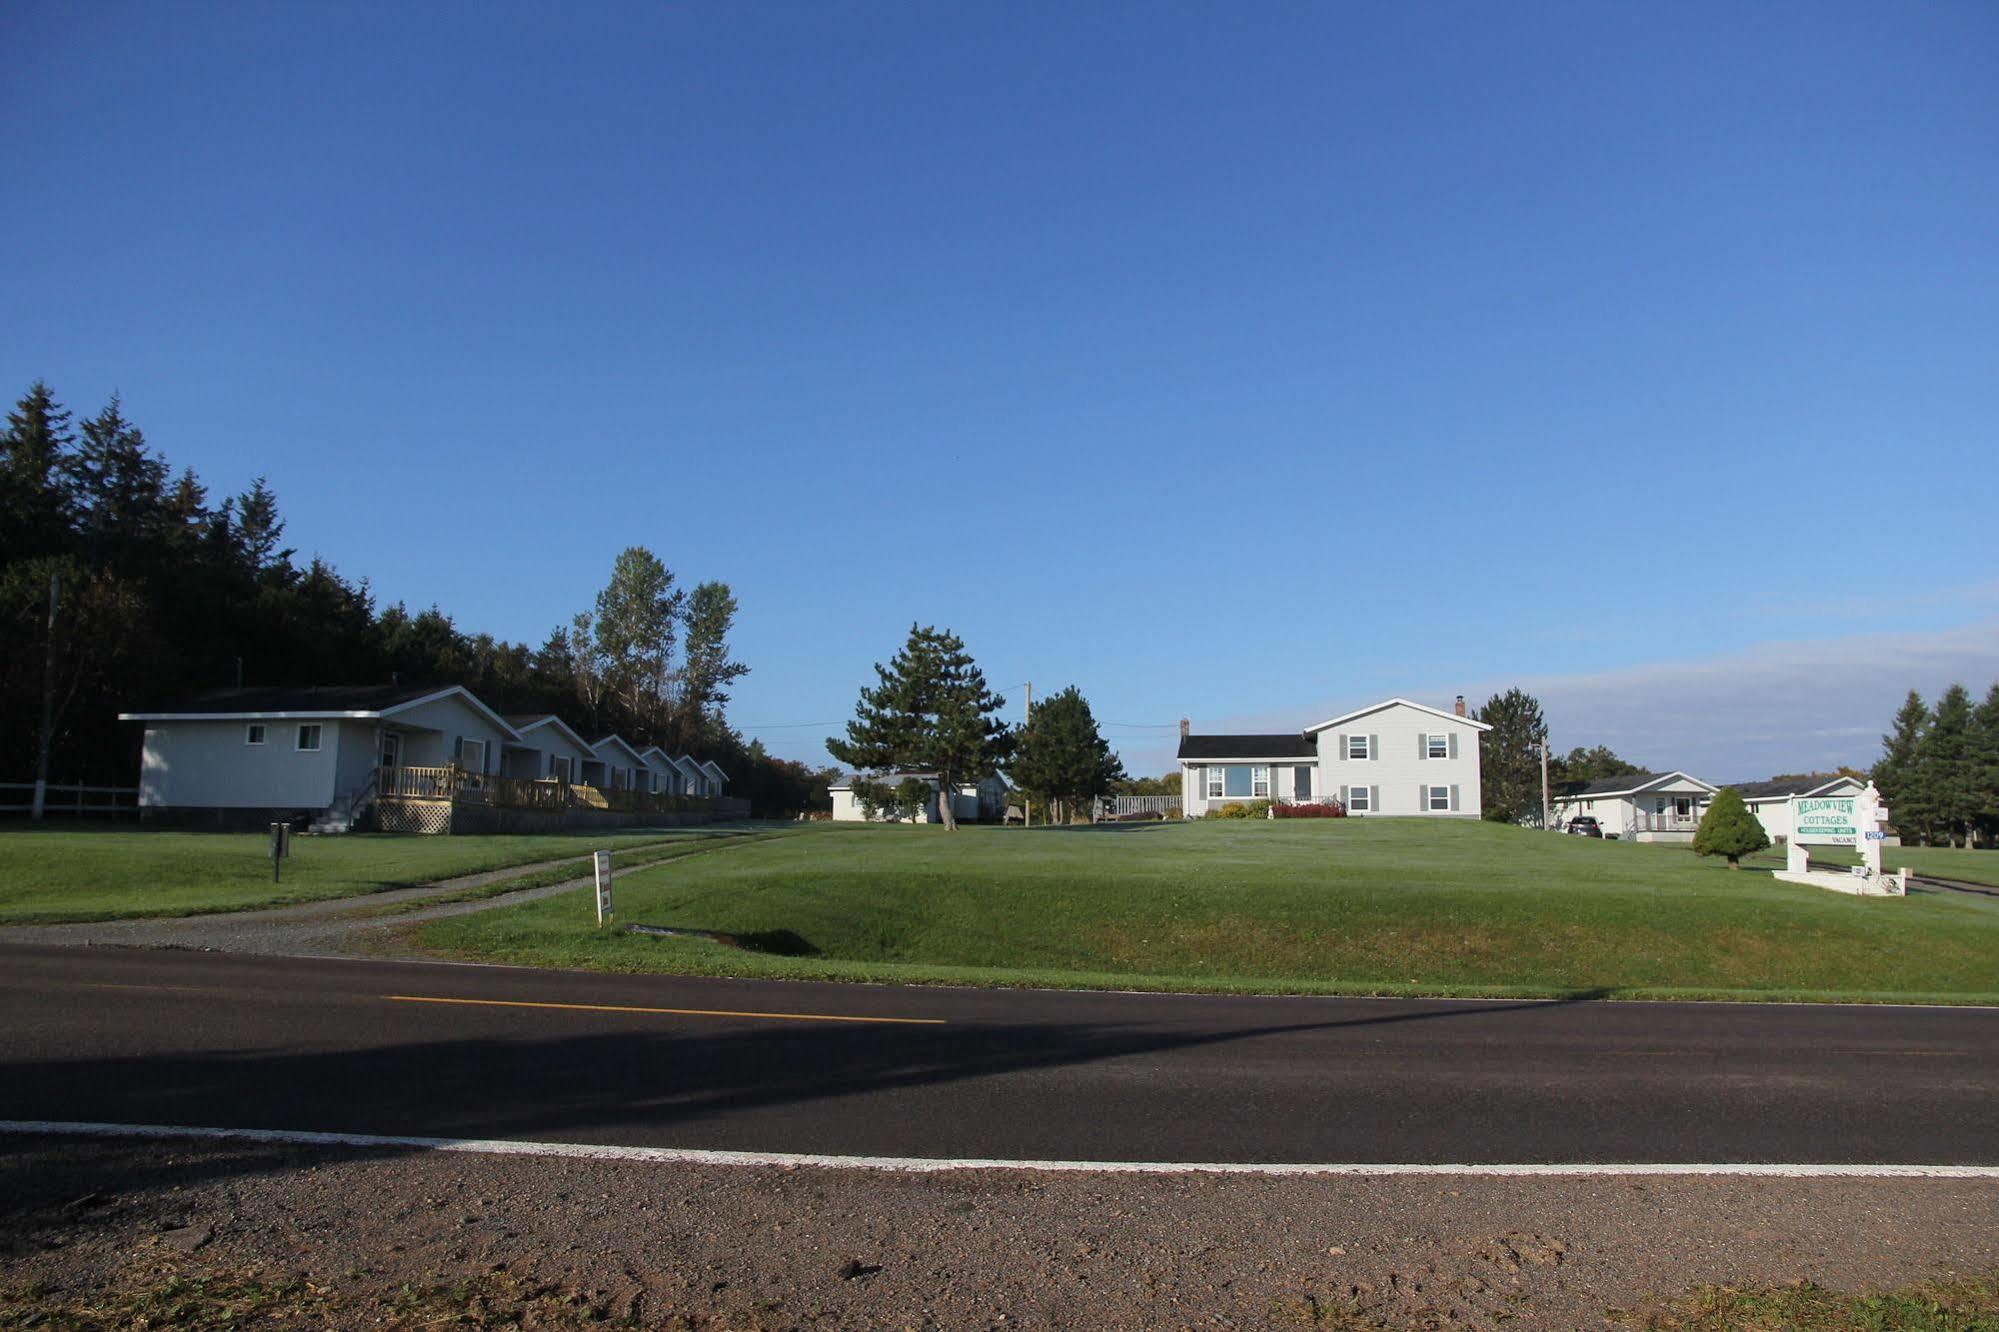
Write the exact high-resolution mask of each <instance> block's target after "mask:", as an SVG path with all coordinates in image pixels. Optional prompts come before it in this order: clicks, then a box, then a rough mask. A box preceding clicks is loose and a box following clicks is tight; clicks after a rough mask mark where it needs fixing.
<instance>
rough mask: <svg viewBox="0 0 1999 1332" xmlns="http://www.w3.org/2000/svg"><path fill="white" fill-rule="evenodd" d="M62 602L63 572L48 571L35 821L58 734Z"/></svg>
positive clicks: (46, 788)
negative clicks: (58, 614) (58, 644)
mask: <svg viewBox="0 0 1999 1332" xmlns="http://www.w3.org/2000/svg"><path fill="white" fill-rule="evenodd" d="M61 604H62V575H61V574H54V573H52V574H50V575H49V636H48V641H47V642H46V643H45V644H44V645H43V647H42V732H41V735H40V737H39V740H40V743H39V744H38V745H37V746H36V754H35V798H34V800H33V802H32V809H31V812H30V813H29V815H28V817H29V818H30V819H32V820H33V821H34V822H36V823H40V822H41V821H42V814H43V813H44V811H45V810H46V809H47V806H48V796H49V751H50V750H51V749H53V748H54V747H55V738H56V608H57V607H58V606H59V605H61Z"/></svg>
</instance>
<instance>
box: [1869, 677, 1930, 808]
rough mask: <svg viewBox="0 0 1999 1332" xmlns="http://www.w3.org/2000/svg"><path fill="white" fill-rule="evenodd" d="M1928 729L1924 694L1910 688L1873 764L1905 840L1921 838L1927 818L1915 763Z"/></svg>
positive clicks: (1875, 778) (1879, 785) (1876, 777)
mask: <svg viewBox="0 0 1999 1332" xmlns="http://www.w3.org/2000/svg"><path fill="white" fill-rule="evenodd" d="M1929 728H1930V710H1929V707H1928V705H1926V704H1925V703H1924V702H1923V696H1922V695H1921V694H1918V693H1917V692H1916V691H1915V690H1913V689H1911V690H1910V691H1909V696H1908V698H1906V699H1904V700H1903V701H1902V708H1901V711H1899V712H1897V713H1896V714H1895V723H1894V729H1893V730H1892V731H1890V732H1889V733H1888V734H1887V735H1884V736H1882V737H1881V757H1880V759H1879V760H1878V761H1877V762H1876V763H1875V764H1874V773H1873V776H1874V785H1875V786H1876V787H1877V788H1879V789H1880V791H1881V794H1882V795H1883V796H1884V797H1885V798H1886V799H1887V801H1888V808H1889V810H1890V811H1891V812H1892V814H1893V815H1894V819H1895V826H1896V828H1897V829H1898V830H1899V831H1900V832H1901V834H1902V837H1903V838H1904V840H1906V841H1908V842H1910V843H1915V842H1919V841H1921V840H1922V830H1923V829H1924V828H1925V827H1926V826H1927V824H1928V821H1929V816H1928V812H1927V811H1926V810H1925V809H1924V807H1923V797H1922V793H1921V792H1919V791H1918V790H1916V781H1915V775H1916V762H1917V755H1918V754H1919V753H1920V751H1921V749H1922V744H1923V736H1924V734H1925V733H1926V732H1927V731H1928V730H1929Z"/></svg>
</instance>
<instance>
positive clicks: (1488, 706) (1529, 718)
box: [1475, 688, 1553, 823]
mask: <svg viewBox="0 0 1999 1332" xmlns="http://www.w3.org/2000/svg"><path fill="white" fill-rule="evenodd" d="M1475 715H1476V717H1477V719H1478V720H1479V721H1482V722H1484V723H1485V724H1486V725H1488V726H1490V727H1492V730H1490V731H1488V732H1487V733H1486V734H1485V737H1484V739H1483V740H1482V741H1480V745H1479V748H1480V754H1479V762H1480V764H1481V765H1482V766H1481V779H1482V782H1483V787H1484V808H1483V810H1482V811H1481V812H1482V813H1483V814H1484V816H1485V817H1486V818H1488V819H1491V820H1493V821H1494V822H1497V823H1520V822H1523V821H1526V820H1528V819H1538V818H1539V817H1540V815H1541V759H1540V754H1539V752H1538V750H1537V748H1536V747H1537V746H1539V745H1544V744H1546V743H1547V742H1548V723H1547V721H1546V720H1545V719H1543V717H1542V716H1541V704H1540V701H1539V700H1538V699H1536V698H1535V697H1534V696H1533V695H1532V694H1529V693H1527V692H1526V691H1525V690H1522V689H1518V688H1514V689H1509V690H1507V691H1506V692H1505V693H1503V694H1496V695H1494V696H1493V697H1492V698H1489V699H1487V700H1486V703H1485V706H1484V707H1482V708H1480V709H1479V710H1478V712H1477V713H1476V714H1475ZM1552 779H1553V774H1552V773H1550V780H1551V781H1552Z"/></svg>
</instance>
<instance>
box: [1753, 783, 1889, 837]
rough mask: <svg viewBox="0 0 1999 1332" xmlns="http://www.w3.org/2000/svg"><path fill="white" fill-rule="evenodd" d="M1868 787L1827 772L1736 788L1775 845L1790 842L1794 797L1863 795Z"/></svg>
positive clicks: (1865, 784)
mask: <svg viewBox="0 0 1999 1332" xmlns="http://www.w3.org/2000/svg"><path fill="white" fill-rule="evenodd" d="M1866 788H1867V783H1866V782H1864V781H1859V780H1856V779H1855V778H1852V777H1838V776H1834V777H1827V776H1826V775H1825V774H1823V773H1818V774H1814V775H1812V776H1808V777H1786V778H1783V779H1780V780H1777V781H1769V782H1737V783H1736V784H1735V789H1736V790H1737V791H1738V792H1740V793H1741V795H1742V803H1743V804H1745V805H1747V806H1749V812H1750V813H1751V814H1754V815H1755V816H1756V821H1757V822H1758V823H1760V824H1762V825H1763V831H1764V833H1765V834H1766V835H1768V837H1769V838H1770V840H1771V841H1773V842H1784V841H1789V840H1790V837H1791V797H1792V796H1849V795H1859V794H1860V793H1861V792H1862V791H1863V790H1865V789H1866Z"/></svg>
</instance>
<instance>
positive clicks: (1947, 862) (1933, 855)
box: [1755, 846, 1999, 887]
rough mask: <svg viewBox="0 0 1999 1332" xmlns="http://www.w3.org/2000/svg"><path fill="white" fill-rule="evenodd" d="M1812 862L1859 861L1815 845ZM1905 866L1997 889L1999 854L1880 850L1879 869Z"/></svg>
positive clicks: (1770, 858) (1767, 856) (1774, 857)
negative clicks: (1988, 885) (1984, 884)
mask: <svg viewBox="0 0 1999 1332" xmlns="http://www.w3.org/2000/svg"><path fill="white" fill-rule="evenodd" d="M1809 849H1810V851H1811V853H1812V859H1813V861H1815V862H1818V863H1821V864H1826V865H1858V864H1859V863H1860V858H1859V857H1858V856H1857V855H1855V854H1854V853H1853V852H1852V851H1849V850H1847V849H1846V848H1844V847H1837V846H1815V847H1811V848H1809ZM1755 863H1756V864H1758V865H1782V864H1783V863H1784V850H1783V848H1782V847H1772V848H1771V849H1770V850H1768V851H1761V852H1758V853H1757V855H1756V859H1755ZM1904 867H1907V868H1909V869H1912V870H1914V871H1915V872H1916V873H1918V874H1929V875H1933V876H1934V877H1936V878H1939V879H1959V880H1962V881H1963V882H1965V883H1988V884H1991V885H1993V886H1994V887H1999V851H1984V850H1979V851H1956V850H1952V849H1951V848H1950V847H1947V846H1909V847H1902V846H1889V847H1883V848H1882V850H1881V868H1882V869H1884V870H1898V869H1902V868H1904Z"/></svg>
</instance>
